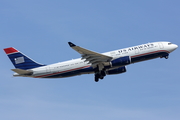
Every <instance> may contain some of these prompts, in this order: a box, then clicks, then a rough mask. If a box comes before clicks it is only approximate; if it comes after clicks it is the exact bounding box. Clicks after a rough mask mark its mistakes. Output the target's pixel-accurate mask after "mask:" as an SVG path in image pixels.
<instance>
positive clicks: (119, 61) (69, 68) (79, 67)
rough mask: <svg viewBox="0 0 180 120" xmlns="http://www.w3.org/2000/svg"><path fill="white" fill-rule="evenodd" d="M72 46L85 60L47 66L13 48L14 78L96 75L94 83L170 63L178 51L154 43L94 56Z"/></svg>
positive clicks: (10, 51)
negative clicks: (137, 66)
mask: <svg viewBox="0 0 180 120" xmlns="http://www.w3.org/2000/svg"><path fill="white" fill-rule="evenodd" d="M68 44H69V46H70V47H71V48H72V49H74V50H75V51H77V52H78V53H79V54H81V58H78V59H73V60H69V61H64V62H59V63H55V64H50V65H44V64H40V63H37V62H35V61H34V60H32V59H31V58H29V57H28V56H26V55H25V54H23V53H22V52H20V51H18V50H17V49H15V48H13V47H9V48H5V49H4V51H5V53H6V54H7V56H8V57H9V59H10V60H11V62H12V63H13V65H14V67H15V69H12V71H14V72H15V73H14V74H13V76H21V77H32V78H65V77H72V76H76V75H82V74H92V73H94V80H95V82H98V81H99V79H103V78H104V77H105V76H106V75H115V74H121V73H125V72H126V66H127V65H130V64H133V63H137V62H141V61H145V60H150V59H155V58H166V59H168V56H169V54H170V53H171V52H172V51H174V50H175V49H177V48H178V45H176V44H172V43H171V42H152V43H146V44H142V45H137V46H133V47H129V48H124V49H119V50H114V51H110V52H106V53H98V52H94V51H91V50H88V49H85V48H82V47H80V46H77V45H75V44H74V43H72V42H68Z"/></svg>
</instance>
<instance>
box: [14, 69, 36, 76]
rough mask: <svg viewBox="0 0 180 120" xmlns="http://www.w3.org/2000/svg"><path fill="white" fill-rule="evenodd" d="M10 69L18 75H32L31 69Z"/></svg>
mask: <svg viewBox="0 0 180 120" xmlns="http://www.w3.org/2000/svg"><path fill="white" fill-rule="evenodd" d="M11 70H12V71H14V72H16V73H18V74H19V75H32V74H33V71H30V70H23V69H11Z"/></svg>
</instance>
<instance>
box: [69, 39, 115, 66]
mask: <svg viewBox="0 0 180 120" xmlns="http://www.w3.org/2000/svg"><path fill="white" fill-rule="evenodd" d="M68 44H69V46H70V47H71V48H73V49H74V50H76V51H77V52H78V53H80V54H81V57H82V59H86V60H85V61H89V63H91V64H92V66H93V67H95V66H97V65H103V64H104V63H106V62H110V61H111V60H112V59H113V58H112V57H110V56H107V55H103V54H100V53H97V52H94V51H91V50H88V49H85V48H82V47H79V46H76V45H75V44H73V43H71V42H68Z"/></svg>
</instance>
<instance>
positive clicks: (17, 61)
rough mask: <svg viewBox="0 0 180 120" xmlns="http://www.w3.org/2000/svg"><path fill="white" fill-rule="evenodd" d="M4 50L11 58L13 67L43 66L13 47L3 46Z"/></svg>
mask: <svg viewBox="0 0 180 120" xmlns="http://www.w3.org/2000/svg"><path fill="white" fill-rule="evenodd" d="M4 51H5V53H6V54H7V55H8V57H9V59H10V60H11V62H12V63H13V65H14V66H15V68H18V69H23V70H27V69H32V68H36V67H41V66H45V65H42V64H39V63H37V62H35V61H34V60H32V59H30V58H29V57H27V56H26V55H24V54H23V53H21V52H20V51H18V50H16V49H15V48H13V47H10V48H5V49H4Z"/></svg>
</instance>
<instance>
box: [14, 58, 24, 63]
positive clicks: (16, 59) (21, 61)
mask: <svg viewBox="0 0 180 120" xmlns="http://www.w3.org/2000/svg"><path fill="white" fill-rule="evenodd" d="M14 61H15V63H16V64H20V63H24V57H18V58H14Z"/></svg>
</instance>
